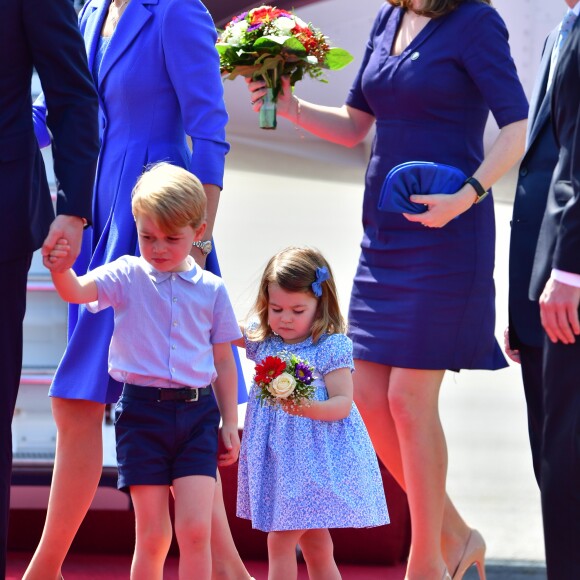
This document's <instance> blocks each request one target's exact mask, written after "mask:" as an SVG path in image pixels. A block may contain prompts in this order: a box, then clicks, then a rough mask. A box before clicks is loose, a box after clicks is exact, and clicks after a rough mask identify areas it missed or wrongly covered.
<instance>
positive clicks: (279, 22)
mask: <svg viewBox="0 0 580 580" xmlns="http://www.w3.org/2000/svg"><path fill="white" fill-rule="evenodd" d="M217 50H218V53H219V55H220V67H221V72H222V75H223V76H224V77H225V78H227V79H235V78H236V77H237V76H238V75H242V76H245V77H251V78H254V79H257V78H262V79H264V81H265V82H266V87H267V93H266V95H265V97H264V103H263V105H262V108H261V110H260V127H262V128H263V129H275V128H276V99H277V97H278V94H279V92H280V89H281V87H282V85H281V80H280V78H281V77H282V76H286V75H287V76H289V77H290V86H292V87H294V85H295V83H296V82H297V81H299V80H301V79H302V78H303V77H304V75H305V74H306V75H308V76H310V77H312V78H314V79H317V80H320V81H322V82H327V81H326V80H325V78H324V76H323V69H328V70H338V69H341V68H343V67H345V66H346V65H347V64H348V63H350V62H351V61H352V59H353V57H352V55H351V54H350V53H349V52H347V51H346V50H344V49H342V48H337V47H330V46H329V44H328V39H327V38H326V37H325V36H324V35H323V34H322V32H320V30H318V29H317V28H314V26H312V24H307V23H306V22H304V21H303V20H301V19H300V18H298V17H297V16H295V15H294V14H293V13H292V12H288V11H287V10H281V9H279V8H276V7H275V6H259V7H257V8H253V9H252V10H249V11H248V12H243V13H242V14H240V15H238V16H236V17H235V18H234V19H233V20H232V21H231V22H229V23H228V24H227V25H226V27H225V29H224V30H223V32H222V33H221V35H220V37H219V39H218V42H217Z"/></svg>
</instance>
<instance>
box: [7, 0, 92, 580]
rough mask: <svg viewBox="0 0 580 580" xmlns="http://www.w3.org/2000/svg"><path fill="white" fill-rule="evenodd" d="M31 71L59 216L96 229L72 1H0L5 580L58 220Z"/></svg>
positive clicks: (87, 87) (85, 93)
mask: <svg viewBox="0 0 580 580" xmlns="http://www.w3.org/2000/svg"><path fill="white" fill-rule="evenodd" d="M33 67H36V70H37V71H38V74H39V77H40V80H41V83H42V87H43V89H44V93H45V95H46V100H47V104H48V116H47V121H48V126H49V129H50V131H51V133H52V137H53V148H52V151H53V157H54V170H55V175H56V177H57V179H58V182H59V189H58V200H57V211H58V213H62V214H67V215H73V216H78V217H84V218H86V219H87V220H90V216H91V203H92V200H91V198H92V188H93V181H94V175H95V169H96V162H97V156H98V149H99V140H98V124H97V123H98V121H97V110H98V101H97V96H96V92H95V90H94V86H93V83H92V79H91V75H90V73H89V70H88V65H87V61H86V55H85V48H84V43H83V40H82V37H81V35H80V32H79V30H78V26H77V17H76V14H75V11H74V9H73V6H72V2H71V0H0V271H1V272H2V281H1V283H0V377H1V380H0V579H2V578H4V575H5V567H6V546H7V535H8V534H7V525H8V513H9V507H10V504H9V500H10V484H11V470H12V436H11V422H12V415H13V413H14V407H15V404H16V397H17V393H18V387H19V384H20V373H21V364H22V321H23V319H24V312H25V307H26V274H27V271H28V265H29V263H30V258H31V256H32V252H33V251H34V250H36V249H37V248H39V247H40V246H41V245H42V242H43V240H44V238H45V237H46V234H47V233H48V230H49V227H50V223H51V222H52V220H53V219H54V210H53V206H52V201H51V198H50V192H49V187H48V183H47V181H46V174H45V171H44V165H43V161H42V156H41V154H40V150H39V148H38V145H37V143H36V137H35V135H34V130H33V126H32V101H31V96H30V83H31V78H32V70H33Z"/></svg>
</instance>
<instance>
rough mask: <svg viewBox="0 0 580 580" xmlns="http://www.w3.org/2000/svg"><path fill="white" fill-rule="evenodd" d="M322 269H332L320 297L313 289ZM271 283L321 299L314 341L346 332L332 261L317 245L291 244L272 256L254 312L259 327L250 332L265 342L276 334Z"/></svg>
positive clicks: (316, 318) (250, 336) (313, 329)
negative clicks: (270, 308)
mask: <svg viewBox="0 0 580 580" xmlns="http://www.w3.org/2000/svg"><path fill="white" fill-rule="evenodd" d="M319 268H326V270H327V272H328V279H326V280H325V281H324V282H322V283H321V284H320V289H321V291H322V294H321V295H320V297H318V296H316V294H315V293H314V291H313V288H312V284H313V283H314V282H316V280H317V275H318V270H319ZM270 284H278V286H280V288H282V289H283V290H286V291H287V292H306V293H308V294H310V295H311V296H314V297H315V298H317V300H318V307H317V311H316V317H315V319H314V323H313V324H312V340H313V342H317V341H318V339H319V338H320V336H321V335H322V334H337V333H344V332H346V322H345V320H344V318H343V316H342V314H341V312H340V307H339V304H338V294H337V292H336V284H335V283H334V277H333V275H332V270H331V269H330V266H329V265H328V262H327V261H326V260H325V259H324V256H323V255H322V254H321V253H320V252H319V251H318V250H315V249H314V248H307V247H298V246H291V247H289V248H286V249H284V250H282V251H281V252H278V253H277V254H276V255H275V256H274V257H272V258H270V261H269V262H268V264H267V265H266V269H265V270H264V274H263V275H262V280H261V281H260V287H259V289H258V297H257V298H256V303H255V304H254V308H253V312H252V314H253V315H254V316H257V318H258V326H257V327H256V328H254V329H252V330H251V331H250V332H249V333H248V336H249V338H250V339H251V340H255V341H261V340H264V339H266V338H268V337H269V336H272V335H273V334H274V333H273V332H272V329H271V328H270V326H269V324H268V302H269V294H268V286H269V285H270Z"/></svg>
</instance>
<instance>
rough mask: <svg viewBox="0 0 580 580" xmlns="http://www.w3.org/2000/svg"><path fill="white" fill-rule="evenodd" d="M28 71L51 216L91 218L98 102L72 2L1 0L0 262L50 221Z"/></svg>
mask: <svg viewBox="0 0 580 580" xmlns="http://www.w3.org/2000/svg"><path fill="white" fill-rule="evenodd" d="M33 67H35V68H36V70H37V72H38V75H39V77H40V80H41V83H42V88H43V90H44V93H45V95H46V100H47V103H48V126H49V128H50V131H51V133H52V135H53V143H54V144H53V156H54V169H55V174H56V176H57V179H58V182H59V196H58V200H57V212H58V213H63V214H69V215H74V216H79V217H84V218H86V219H88V220H90V217H91V197H92V187H93V180H94V174H95V167H96V158H97V155H98V147H99V144H98V133H97V131H98V128H97V121H96V119H97V108H98V102H97V98H96V94H95V90H94V86H93V83H92V79H91V77H90V74H89V73H88V68H87V61H86V53H85V50H84V44H83V42H82V37H81V36H80V33H79V31H78V27H77V24H76V15H75V14H74V9H73V6H72V2H71V0H41V1H38V0H0V262H4V261H7V260H10V259H14V258H18V257H21V256H25V255H26V254H29V253H31V252H32V251H34V250H36V249H37V248H39V247H40V245H41V244H42V241H43V240H44V238H45V237H46V234H47V232H48V228H49V226H50V223H51V221H52V220H53V218H54V212H53V207H52V203H51V199H50V194H49V189H48V184H47V180H46V175H45V171H44V165H43V162H42V157H41V154H40V151H39V148H38V145H37V143H36V138H35V136H34V130H33V126H32V103H31V97H30V82H31V76H32V70H33Z"/></svg>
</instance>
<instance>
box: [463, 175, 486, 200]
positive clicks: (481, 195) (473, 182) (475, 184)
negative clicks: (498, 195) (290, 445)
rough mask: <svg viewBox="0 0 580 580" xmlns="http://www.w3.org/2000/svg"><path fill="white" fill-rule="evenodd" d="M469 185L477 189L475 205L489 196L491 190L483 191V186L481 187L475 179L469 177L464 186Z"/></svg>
mask: <svg viewBox="0 0 580 580" xmlns="http://www.w3.org/2000/svg"><path fill="white" fill-rule="evenodd" d="M468 183H469V185H471V187H473V189H475V195H477V199H476V200H475V203H481V202H482V201H483V200H484V199H485V198H486V197H487V196H488V195H489V190H485V189H483V185H481V183H479V181H477V179H475V177H468V178H467V179H466V180H465V181H464V182H463V185H467V184H468Z"/></svg>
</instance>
